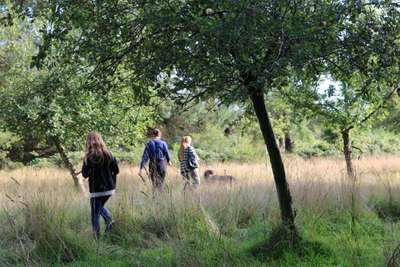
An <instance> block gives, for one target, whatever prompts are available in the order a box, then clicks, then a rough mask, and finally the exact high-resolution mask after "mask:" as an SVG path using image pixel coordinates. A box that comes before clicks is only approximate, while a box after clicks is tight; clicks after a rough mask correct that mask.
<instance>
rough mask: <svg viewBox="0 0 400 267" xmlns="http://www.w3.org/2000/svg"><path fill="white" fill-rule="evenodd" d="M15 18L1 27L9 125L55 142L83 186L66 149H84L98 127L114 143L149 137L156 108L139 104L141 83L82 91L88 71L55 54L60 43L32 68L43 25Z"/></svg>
mask: <svg viewBox="0 0 400 267" xmlns="http://www.w3.org/2000/svg"><path fill="white" fill-rule="evenodd" d="M12 22H13V23H12V24H11V25H9V26H7V27H4V28H2V29H1V30H0V40H5V44H4V45H2V46H0V57H2V58H7V61H4V62H6V63H5V65H6V67H5V70H4V71H3V72H2V73H1V76H2V83H1V84H0V89H1V95H0V100H1V103H2V107H1V112H0V119H1V120H2V121H3V122H4V124H5V125H4V126H3V127H5V128H6V129H7V130H9V131H12V132H14V133H16V134H18V135H20V136H25V137H26V138H34V139H35V140H37V142H41V143H45V144H47V145H49V146H54V147H55V149H56V151H57V152H58V153H59V155H60V157H61V159H62V161H63V162H64V165H65V166H66V167H67V168H68V170H69V171H70V173H71V176H72V178H73V180H74V183H75V185H76V186H77V187H78V188H79V189H80V190H83V189H82V188H83V187H81V185H82V183H81V182H80V179H79V177H78V176H77V175H76V170H75V167H74V165H73V163H72V162H71V160H70V158H69V157H68V152H67V149H66V148H65V147H69V148H74V149H81V148H82V145H77V144H83V143H84V138H85V136H86V134H87V133H88V132H89V131H92V130H97V131H99V132H102V133H103V134H104V135H105V136H110V137H111V136H112V139H110V140H107V141H109V142H108V143H109V144H110V145H112V146H117V145H119V144H127V143H128V144H131V143H133V142H134V141H137V140H138V139H141V138H143V137H144V133H145V131H146V128H147V126H148V125H149V124H150V123H152V120H151V119H149V117H148V116H150V115H151V114H152V108H147V107H145V106H143V107H140V108H139V107H137V106H135V105H133V103H138V101H139V100H138V99H137V97H136V95H135V94H134V90H132V87H134V86H135V85H136V84H127V83H124V82H119V83H118V84H114V88H115V90H110V91H108V92H107V94H102V92H101V91H100V92H94V91H85V90H82V88H84V86H86V83H85V81H86V78H87V73H85V69H83V68H82V67H81V66H80V65H73V64H70V65H68V64H63V62H57V61H54V60H53V59H54V58H53V57H52V56H55V53H57V50H58V49H60V47H53V49H50V48H49V50H48V51H47V53H48V57H47V58H46V59H44V60H43V61H40V67H38V64H34V65H33V66H32V64H31V63H32V61H31V60H32V57H33V55H34V54H35V52H36V51H37V47H35V45H34V39H35V38H40V36H37V35H36V34H35V32H37V31H36V29H37V28H36V27H37V25H36V24H32V23H29V22H27V21H24V20H19V19H18V18H14V19H13V20H12ZM36 63H39V61H38V62H36ZM82 64H83V63H82ZM118 74H119V75H120V76H123V75H124V73H123V72H118ZM110 83H112V81H110ZM32 149H35V147H33V148H32Z"/></svg>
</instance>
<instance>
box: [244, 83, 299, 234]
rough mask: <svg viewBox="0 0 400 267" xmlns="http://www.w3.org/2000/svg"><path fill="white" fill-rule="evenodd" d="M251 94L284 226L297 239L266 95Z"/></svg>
mask: <svg viewBox="0 0 400 267" xmlns="http://www.w3.org/2000/svg"><path fill="white" fill-rule="evenodd" d="M249 93H250V98H251V101H252V103H253V108H254V111H255V113H256V115H257V118H258V122H259V124H260V129H261V132H262V134H263V137H264V142H265V144H266V146H267V150H268V154H269V159H270V162H271V167H272V172H273V174H274V180H275V185H276V189H277V193H278V200H279V207H280V210H281V217H282V222H283V226H284V227H285V229H286V230H288V231H289V232H290V233H291V234H292V236H296V237H297V230H296V226H295V222H294V219H295V214H294V211H293V207H292V196H291V194H290V190H289V184H288V183H287V180H286V174H285V168H284V165H283V161H282V157H281V154H280V151H279V148H278V146H277V144H276V140H275V135H274V132H273V129H272V125H271V122H270V119H269V117H268V112H267V109H266V106H265V100H264V93H263V91H262V90H261V89H257V88H252V89H251V90H249Z"/></svg>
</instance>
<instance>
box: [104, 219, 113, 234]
mask: <svg viewBox="0 0 400 267" xmlns="http://www.w3.org/2000/svg"><path fill="white" fill-rule="evenodd" d="M113 225H114V221H111V222H109V223H107V225H106V229H105V230H104V232H105V233H109V232H110V231H111V229H112V227H113Z"/></svg>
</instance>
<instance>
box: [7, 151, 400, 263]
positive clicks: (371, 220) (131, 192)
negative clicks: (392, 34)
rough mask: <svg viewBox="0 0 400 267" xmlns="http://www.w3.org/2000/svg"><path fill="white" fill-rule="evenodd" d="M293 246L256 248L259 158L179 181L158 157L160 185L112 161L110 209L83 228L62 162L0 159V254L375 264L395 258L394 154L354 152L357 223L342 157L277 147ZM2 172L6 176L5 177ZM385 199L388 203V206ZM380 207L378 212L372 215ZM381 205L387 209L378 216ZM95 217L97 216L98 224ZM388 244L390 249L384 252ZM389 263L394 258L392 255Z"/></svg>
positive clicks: (30, 259) (262, 184)
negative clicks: (196, 183) (282, 151)
mask: <svg viewBox="0 0 400 267" xmlns="http://www.w3.org/2000/svg"><path fill="white" fill-rule="evenodd" d="M285 161H286V166H287V173H288V177H289V183H290V187H291V190H292V192H293V199H294V206H295V209H296V214H297V218H296V221H297V224H298V226H299V228H300V231H301V235H302V236H303V238H304V240H303V241H302V242H301V243H300V247H297V248H291V249H288V248H286V247H285V246H281V247H278V248H276V249H275V250H274V251H263V250H262V249H260V248H262V244H263V243H264V242H265V240H267V239H268V238H271V235H273V233H274V229H275V226H276V225H278V224H279V214H280V213H279V210H278V207H277V206H278V204H277V200H276V192H275V187H274V184H273V177H272V174H271V171H270V168H269V166H268V165H267V166H266V165H265V164H253V165H249V164H238V163H223V164H222V163H221V164H213V165H209V166H204V167H203V168H202V170H201V171H204V170H205V169H213V170H215V172H216V173H217V174H225V173H226V174H229V175H233V176H235V177H236V178H237V181H236V182H235V183H233V184H232V185H231V184H206V183H204V181H202V182H203V184H202V185H201V187H200V189H199V190H197V191H196V190H194V191H186V192H184V191H183V182H182V180H181V178H180V177H179V175H178V174H177V172H176V170H174V169H170V171H169V176H168V177H167V187H166V190H165V192H164V193H163V194H160V195H157V196H155V197H153V196H152V190H151V188H150V183H147V184H144V183H142V182H141V180H140V179H139V177H137V176H136V173H137V169H136V168H135V167H132V166H123V167H122V171H121V174H120V175H119V177H118V191H117V194H116V195H115V196H113V197H112V198H111V201H110V202H109V203H108V204H107V205H108V207H109V208H110V210H111V212H112V213H113V216H114V220H115V221H116V223H115V227H114V228H113V230H112V232H111V233H110V234H109V235H107V236H105V235H103V236H102V238H101V239H100V241H99V242H96V241H95V240H94V239H93V237H92V232H91V226H90V218H89V215H90V210H89V199H88V197H86V196H81V195H78V194H77V193H75V190H74V188H73V183H72V181H71V178H70V177H69V176H68V173H67V171H65V170H62V169H56V168H40V169H38V168H32V167H31V168H22V169H18V170H12V171H0V225H1V226H0V237H1V238H0V266H14V265H21V266H24V265H33V266H44V265H61V264H63V265H72V266H263V265H264V264H266V262H268V266H274V265H275V266H296V265H299V266H338V265H340V266H350V265H364V266H383V265H385V264H389V263H390V262H398V260H397V258H396V257H398V256H396V255H397V254H398V252H397V250H398V244H399V243H400V229H399V228H400V227H399V226H400V224H399V223H398V218H397V217H396V216H391V215H390V216H389V215H387V213H388V212H389V211H391V209H397V208H398V207H400V205H399V204H398V203H399V201H400V194H399V193H400V164H399V162H400V158H399V157H395V156H386V157H368V158H363V159H360V160H356V162H355V165H356V168H357V178H358V181H359V183H358V190H359V191H358V192H359V193H358V196H359V197H358V198H357V207H358V223H357V224H356V226H355V229H352V226H351V224H350V222H351V202H350V200H351V194H352V193H354V192H352V185H351V183H350V182H349V181H348V180H347V178H346V174H345V166H344V163H343V162H342V160H340V159H336V158H325V159H318V158H316V159H309V160H304V159H301V158H297V157H290V158H286V159H285ZM11 177H12V178H11ZM388 207H390V208H388ZM382 214H384V215H385V216H384V215H382ZM386 215H387V216H386ZM103 229H104V227H103ZM354 230H355V235H356V238H354ZM396 253H397V254H396ZM393 266H394V265H393Z"/></svg>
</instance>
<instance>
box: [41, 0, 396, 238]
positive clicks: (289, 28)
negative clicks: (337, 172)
mask: <svg viewBox="0 0 400 267" xmlns="http://www.w3.org/2000/svg"><path fill="white" fill-rule="evenodd" d="M49 3H50V5H49V6H50V9H51V10H52V13H51V12H45V14H46V15H47V18H48V19H50V20H51V21H52V22H53V23H52V28H51V29H52V33H51V34H48V35H47V37H48V39H50V40H52V41H53V42H55V43H60V44H64V47H68V48H71V49H66V50H64V52H63V54H62V55H60V59H61V60H62V59H66V58H68V59H69V60H72V61H73V60H77V59H79V60H81V59H85V60H87V62H89V63H92V65H91V66H92V70H93V71H92V75H91V79H90V82H93V81H94V82H96V81H99V80H100V81H102V80H103V78H104V77H110V76H112V77H114V76H115V71H116V70H118V69H120V68H126V69H129V70H134V71H133V72H132V75H131V76H130V79H131V80H135V79H137V80H140V81H143V82H144V84H149V85H154V87H153V90H152V92H153V93H155V94H156V95H157V96H158V97H160V98H169V99H174V100H175V101H176V102H177V103H179V104H181V105H182V106H184V105H187V104H188V103H191V102H193V101H199V100H201V99H206V98H216V99H218V101H219V102H221V103H226V104H230V103H238V102H239V103H245V102H247V101H250V102H251V103H252V106H253V109H254V112H255V114H256V117H257V119H258V122H259V125H260V130H261V132H262V135H263V138H264V141H265V144H266V146H267V149H268V153H269V159H270V162H271V166H272V171H273V174H274V179H275V184H276V189H277V193H278V199H279V205H280V210H281V217H282V226H283V228H284V229H285V232H286V233H288V234H289V236H292V237H295V236H297V231H296V226H295V213H294V209H293V205H292V197H291V193H290V190H289V184H288V181H287V177H286V173H285V168H284V165H283V162H282V158H281V155H280V152H279V149H278V146H277V144H276V139H275V135H274V131H273V127H272V125H271V121H270V118H269V114H268V108H269V105H268V102H266V100H265V94H266V93H267V92H268V91H269V90H271V89H272V88H280V87H284V86H286V85H287V84H288V83H289V82H291V81H293V79H294V80H295V83H297V84H307V83H308V82H310V81H315V80H317V79H318V77H319V76H320V74H321V73H323V72H324V71H326V68H327V67H328V66H329V64H328V60H329V59H330V57H331V56H332V55H336V54H337V51H346V50H341V46H343V45H348V44H343V42H342V41H343V40H347V38H346V37H347V36H346V35H345V33H346V32H345V31H344V29H345V27H346V25H347V23H348V22H349V21H350V19H351V18H366V19H368V18H369V17H368V15H369V13H367V12H366V9H365V8H364V7H363V6H364V5H367V4H363V3H361V2H358V1H356V2H355V3H354V2H353V1H286V0H285V1H261V0H260V1H258V0H256V1H247V0H239V1H198V0H189V1H158V0H151V1H135V2H130V1H119V2H117V3H115V2H108V1H102V2H90V1H88V2H84V3H74V2H73V1H68V2H67V1H65V2H64V1H61V2H60V1H49ZM368 5H370V4H368ZM380 8H382V9H384V10H388V9H390V6H389V5H386V6H385V4H380ZM385 8H386V9H385ZM390 10H391V12H397V10H396V9H394V11H393V10H392V9H390ZM77 13H79V16H77V15H76V14H77ZM367 24H368V21H364V23H361V22H360V23H359V24H357V25H353V27H355V28H356V29H359V28H360V29H364V28H365V27H366V25H367ZM361 32H362V31H361ZM358 35H359V36H358V37H359V41H355V42H354V43H352V44H350V46H351V47H357V46H365V45H368V42H367V43H363V41H364V40H367V41H368V38H366V37H365V36H363V35H362V34H361V33H360V34H358ZM378 36H379V37H381V36H380V33H378ZM77 37H78V38H77ZM362 37H363V38H362ZM352 40H356V39H355V38H354V39H352ZM41 48H42V49H41V52H42V54H45V51H46V48H47V46H46V45H45V44H42V46H41ZM39 55H40V53H39ZM71 55H73V56H71ZM342 56H344V57H346V54H342ZM98 84H99V86H100V88H104V89H105V90H107V83H104V84H103V83H98ZM138 93H141V95H144V96H146V95H148V94H147V93H148V92H144V94H143V92H138ZM294 239H295V238H294Z"/></svg>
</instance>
